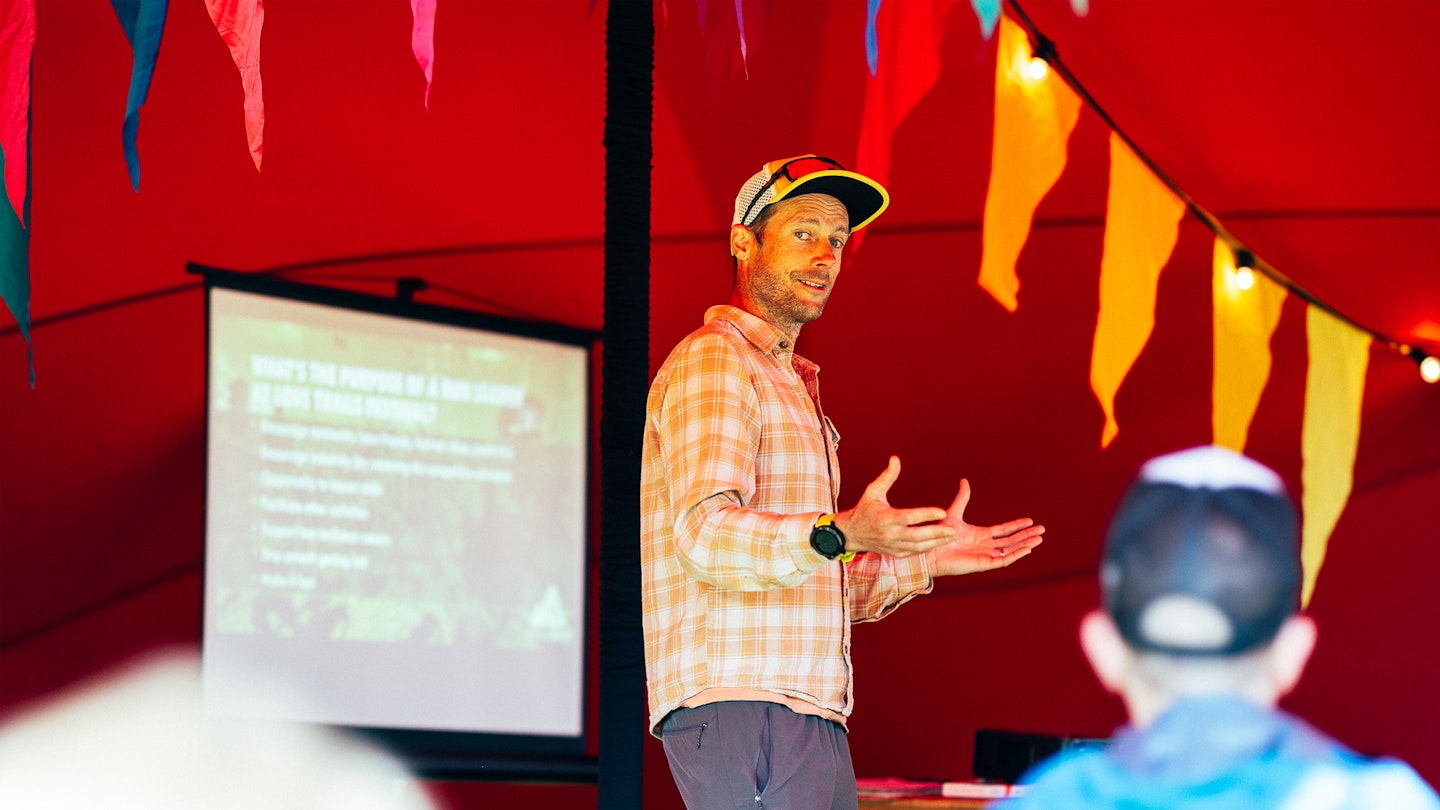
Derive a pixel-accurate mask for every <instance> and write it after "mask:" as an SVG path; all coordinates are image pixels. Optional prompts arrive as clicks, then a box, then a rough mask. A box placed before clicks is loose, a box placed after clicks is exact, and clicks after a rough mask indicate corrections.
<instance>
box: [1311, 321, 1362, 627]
mask: <svg viewBox="0 0 1440 810" xmlns="http://www.w3.org/2000/svg"><path fill="white" fill-rule="evenodd" d="M1305 332H1306V337H1307V339H1308V340H1309V345H1310V364H1309V368H1308V370H1307V371H1306V373H1305V417H1304V424H1303V427H1302V430H1301V437H1300V453H1301V455H1300V457H1301V461H1302V468H1301V471H1300V481H1301V485H1302V487H1303V492H1302V494H1301V498H1300V508H1301V511H1302V513H1303V514H1304V521H1303V523H1302V524H1301V533H1300V564H1301V566H1302V568H1303V570H1304V574H1305V583H1304V588H1303V590H1302V592H1301V605H1302V606H1304V605H1308V604H1309V603H1310V596H1311V595H1312V594H1313V593H1314V592H1315V581H1316V579H1317V578H1318V577H1319V576H1320V566H1321V564H1322V563H1324V562H1325V547H1326V546H1327V545H1328V544H1329V542H1330V533H1331V532H1332V531H1334V530H1335V524H1336V523H1338V522H1339V521H1340V513H1341V512H1343V511H1345V503H1346V502H1347V501H1349V500H1350V490H1351V488H1352V487H1353V486H1354V483H1355V453H1356V450H1357V448H1358V447H1359V445H1360V403H1361V400H1362V399H1363V398H1364V393H1365V370H1366V368H1367V366H1368V365H1369V362H1370V336H1369V335H1367V334H1365V333H1364V332H1361V331H1360V330H1359V329H1356V328H1354V327H1353V326H1350V325H1349V324H1347V323H1345V322H1344V321H1341V320H1340V319H1339V318H1336V317H1335V316H1334V315H1331V314H1330V313H1328V312H1326V311H1324V310H1323V309H1320V308H1319V307H1316V306H1314V305H1313V304H1312V305H1311V306H1310V307H1309V308H1308V309H1307V311H1306V318H1305Z"/></svg>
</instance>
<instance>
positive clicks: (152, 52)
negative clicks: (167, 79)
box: [110, 0, 170, 193]
mask: <svg viewBox="0 0 1440 810" xmlns="http://www.w3.org/2000/svg"><path fill="white" fill-rule="evenodd" d="M110 5H111V6H113V7H114V9H115V16H117V17H119V18H120V27H121V28H123V29H125V39H127V40H129V41H130V50H131V51H133V52H134V54H135V56H134V64H133V66H132V67H131V69H130V95H129V96H127V97H126V99H125V126H124V128H123V129H122V130H121V136H122V138H123V140H124V143H125V167H126V168H127V169H129V170H130V186H131V188H133V189H135V191H136V193H139V191H140V153H139V151H138V150H137V149H136V147H135V136H136V134H137V133H139V131H140V105H141V104H144V103H145V96H147V95H149V93H150V77H151V76H153V75H155V60H156V59H158V58H159V56H160V37H161V36H162V35H163V34H164V33H165V13H166V11H167V10H168V9H169V6H170V0H110Z"/></svg>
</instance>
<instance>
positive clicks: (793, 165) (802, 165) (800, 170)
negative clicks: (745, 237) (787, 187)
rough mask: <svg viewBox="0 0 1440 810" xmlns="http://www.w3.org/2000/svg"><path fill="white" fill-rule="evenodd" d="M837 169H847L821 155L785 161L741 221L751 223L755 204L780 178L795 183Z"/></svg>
mask: <svg viewBox="0 0 1440 810" xmlns="http://www.w3.org/2000/svg"><path fill="white" fill-rule="evenodd" d="M836 169H839V170H840V171H842V172H843V171H845V167H844V166H841V165H840V162H839V161H837V160H832V159H830V158H828V157H821V156H819V155H806V156H804V157H798V158H794V159H793V160H787V161H785V162H784V163H782V164H780V165H779V167H777V168H776V169H775V170H774V171H773V172H771V173H770V179H769V180H766V181H765V184H764V185H762V186H761V187H760V188H759V189H758V190H757V191H756V192H755V196H754V197H751V198H750V204H749V205H747V206H745V213H744V214H742V215H741V216H740V221H741V222H748V221H749V219H750V212H751V211H753V210H755V204H756V203H758V202H760V200H761V198H763V197H764V196H765V192H767V191H769V190H770V188H771V187H772V186H774V185H775V183H776V182H777V181H779V180H780V178H782V177H783V178H785V179H787V180H789V181H790V182H792V183H794V182H796V181H798V180H799V179H800V178H802V177H808V176H809V175H812V174H814V173H816V172H829V171H835V170H836ZM764 207H765V206H763V205H762V206H761V208H764Z"/></svg>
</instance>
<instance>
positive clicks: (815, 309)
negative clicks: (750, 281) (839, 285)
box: [751, 260, 830, 329]
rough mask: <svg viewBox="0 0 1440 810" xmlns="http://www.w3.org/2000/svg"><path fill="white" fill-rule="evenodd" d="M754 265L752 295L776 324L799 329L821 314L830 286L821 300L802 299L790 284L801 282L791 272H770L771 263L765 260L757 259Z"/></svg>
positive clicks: (826, 301)
mask: <svg viewBox="0 0 1440 810" xmlns="http://www.w3.org/2000/svg"><path fill="white" fill-rule="evenodd" d="M751 269H752V273H751V278H754V279H756V280H757V283H756V284H755V287H754V291H753V297H754V299H755V300H756V301H757V302H758V303H759V304H760V305H761V306H763V307H764V308H765V310H766V314H767V315H768V319H769V320H770V321H771V322H772V323H774V324H775V325H777V326H780V327H782V328H783V327H794V328H796V329H799V328H800V327H801V326H804V325H805V324H807V323H810V322H811V321H813V320H816V319H817V318H819V317H820V315H821V314H822V313H823V312H824V311H825V305H826V304H827V303H829V301H830V289H829V288H827V289H826V290H825V297H824V298H822V299H820V301H819V302H818V303H817V302H810V301H802V300H801V299H800V298H799V297H798V296H796V295H795V292H794V291H793V290H792V289H791V287H790V285H791V284H795V283H798V282H796V280H795V279H794V278H793V277H792V274H790V273H786V274H784V275H783V276H777V275H775V274H774V273H772V272H770V266H769V264H767V263H766V262H764V261H763V260H760V261H757V262H756V264H755V266H754V267H753V268H751Z"/></svg>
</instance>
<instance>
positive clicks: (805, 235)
mask: <svg viewBox="0 0 1440 810" xmlns="http://www.w3.org/2000/svg"><path fill="white" fill-rule="evenodd" d="M795 238H796V239H799V240H800V241H802V242H804V241H808V240H809V239H810V232H809V231H796V232H795Z"/></svg>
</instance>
